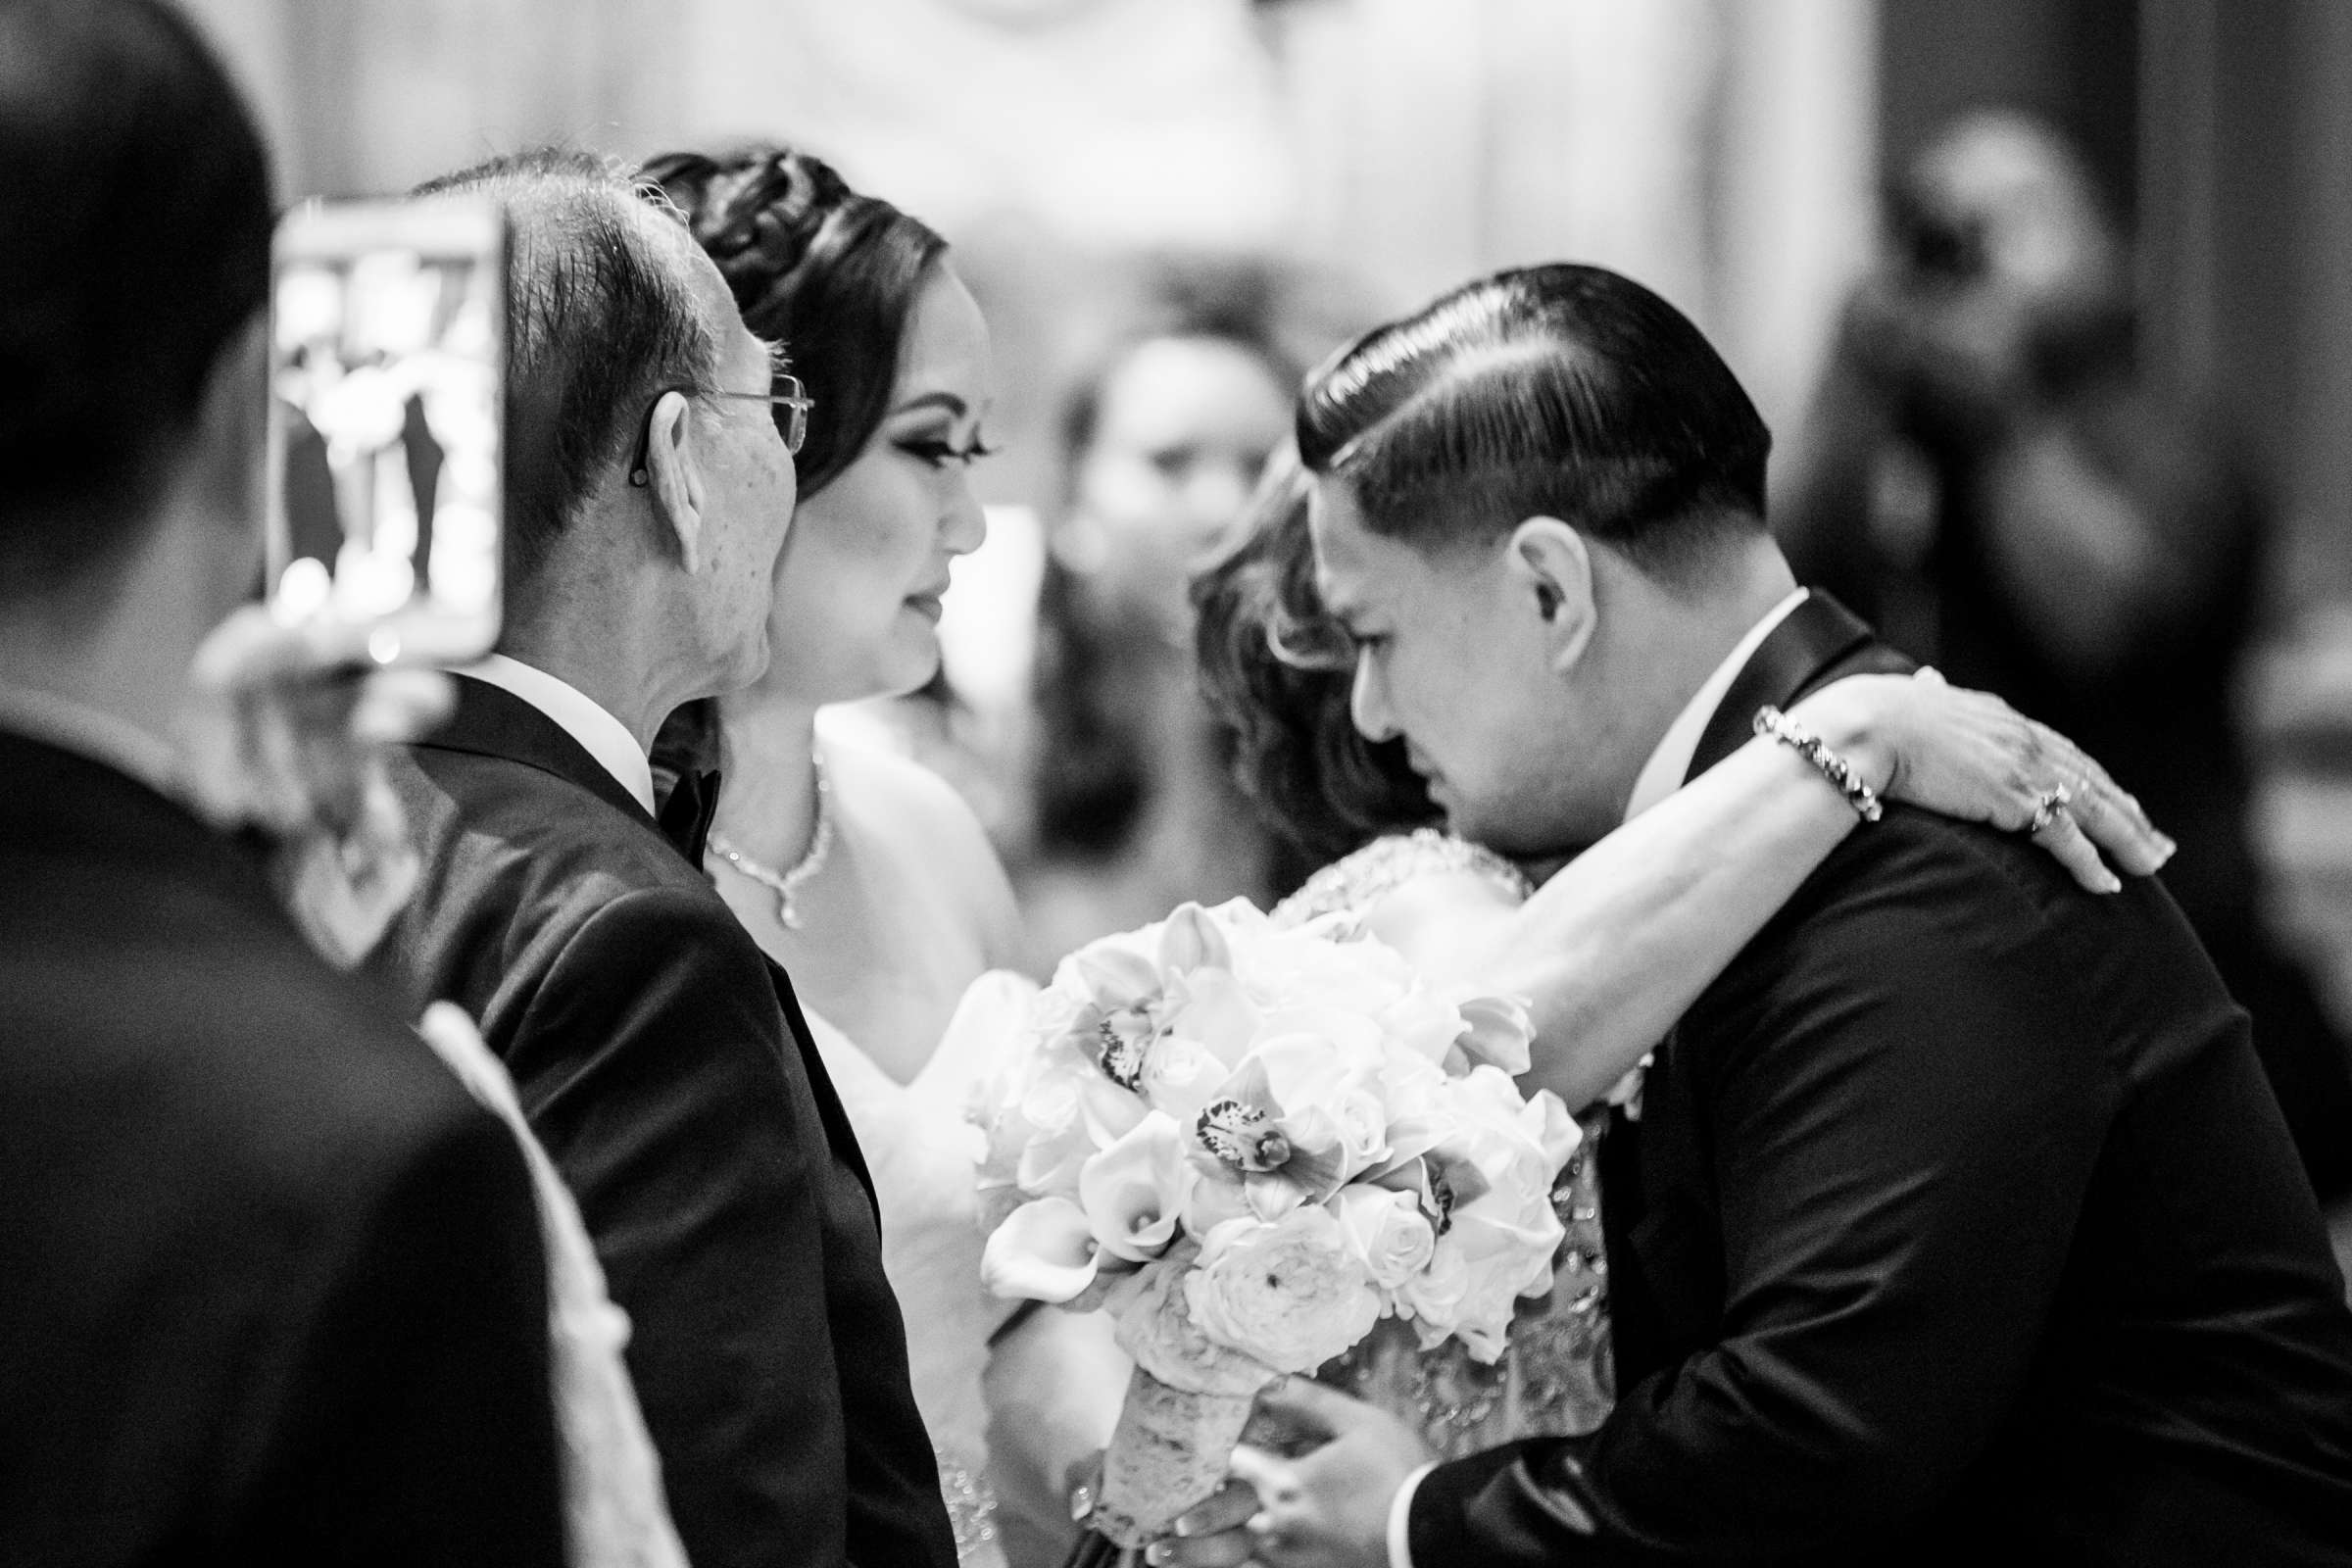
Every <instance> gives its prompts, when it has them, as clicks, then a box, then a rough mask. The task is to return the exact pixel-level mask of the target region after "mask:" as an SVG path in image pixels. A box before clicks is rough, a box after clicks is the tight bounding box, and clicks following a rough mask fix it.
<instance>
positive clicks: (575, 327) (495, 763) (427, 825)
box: [376, 153, 955, 1568]
mask: <svg viewBox="0 0 2352 1568" xmlns="http://www.w3.org/2000/svg"><path fill="white" fill-rule="evenodd" d="M426 190H427V191H428V192H433V191H465V192H472V193H476V194H486V195H489V196H491V197H494V198H496V199H499V200H500V201H502V202H503V203H504V204H505V206H506V208H507V210H508V213H509V215H510V219H511V221H512V223H513V227H514V235H515V243H514V252H513V260H512V263H511V270H510V289H509V294H510V298H511V299H512V301H513V309H514V320H513V324H512V331H511V365H510V371H509V377H510V395H509V403H508V407H509V415H510V432H509V446H510V503H509V514H510V515H509V538H508V542H507V551H506V557H507V564H508V577H509V580H508V588H507V610H508V618H507V625H506V628H505V630H504V632H503V634H502V636H501V638H500V641H499V647H498V652H497V653H495V654H493V655H492V656H491V657H490V658H488V659H487V660H485V661H483V662H480V663H479V664H477V665H474V666H472V667H470V668H468V669H466V670H464V671H461V672H460V676H461V678H460V680H459V682H458V684H459V687H460V695H459V700H458V707H457V712H456V715H455V717H454V718H453V720H452V721H451V723H450V724H449V725H448V727H447V728H446V729H444V730H443V731H441V732H440V733H439V734H438V735H436V736H435V737H434V738H433V739H432V741H431V742H430V743H428V744H424V745H420V746H417V747H415V748H413V749H412V751H411V755H410V757H409V759H408V760H409V762H410V763H411V764H413V765H410V766H408V767H406V768H404V769H403V770H402V771H401V772H400V774H399V776H398V777H396V779H395V784H396V786H397V787H398V789H399V790H400V793H401V796H402V801H403V805H404V806H405V807H406V809H407V810H408V813H409V816H410V819H411V821H412V822H413V823H414V824H415V825H416V828H417V834H418V838H419V846H418V847H419V853H420V855H421V857H422V859H423V865H424V869H423V875H422V878H421V880H420V884H419V889H420V891H419V894H418V897H417V902H416V903H415V905H414V906H413V907H411V909H410V910H409V911H408V912H407V913H406V915H405V916H404V917H403V918H402V919H401V921H400V922H399V923H398V925H396V927H395V928H394V930H393V932H392V934H391V936H390V938H389V939H388V940H387V942H386V943H385V945H384V947H383V948H382V949H381V950H379V954H378V957H377V960H376V961H377V963H378V965H379V967H380V968H381V969H382V970H383V971H385V973H386V974H387V976H388V977H389V978H391V979H393V980H394V981H395V982H397V983H398V984H400V985H401V986H403V987H404V988H406V989H407V990H408V992H409V993H410V995H411V997H412V999H413V1000H414V1001H415V1002H416V1003H417V1004H419V1005H421V1004H423V1003H425V1002H428V1001H431V1000H435V999H441V998H447V999H450V1000H454V1001H456V1002H458V1003H459V1004H461V1005H464V1006H465V1007H466V1008H467V1009H468V1010H469V1011H471V1012H472V1013H473V1014H474V1015H475V1016H476V1017H477V1018H478V1019H479V1020H480V1022H481V1026H482V1033H483V1037H484V1039H485V1040H486V1041H487V1042H488V1043H489V1045H490V1046H491V1048H492V1049H493V1050H495V1051H496V1052H497V1053H498V1054H499V1055H500V1056H501V1058H502V1059H503V1060H504V1061H505V1062H506V1065H507V1067H508V1069H509V1071H510V1072H511V1073H512V1074H513V1076H514V1078H515V1084H516V1086H517V1088H518V1090H519V1093H520V1097H521V1101H522V1104H523V1107H524V1109H525V1111H526V1113H527V1114H528V1115H529V1117H530V1120H531V1124H532V1126H533V1129H534V1130H535V1131H536V1132H537V1134H538V1136H539V1138H540V1140H541V1141H542V1142H543V1143H544V1144H545V1145H546V1147H547V1149H548V1151H549V1152H550V1153H551V1154H552V1155H553V1156H554V1158H555V1161H556V1163H557V1165H558V1167H559V1168H560V1169H561V1171H562V1172H563V1174H564V1178H565V1179H566V1181H567V1182H568V1183H569V1184H570V1186H571V1189H572V1191H573V1192H574V1193H575V1194H576V1195H577V1196H578V1199H579V1202H580V1208H581V1212H582V1214H583V1216H584V1218H585V1219H586V1221H587V1224H588V1228H589V1231H590V1234H591V1236H592V1237H593V1238H594V1240H595V1243H596V1248H597V1252H598V1256H599V1258H600V1260H601V1262H602V1263H603V1265H604V1269H605V1272H606V1276H607V1278H608V1280H609V1282H610V1285H611V1288H612V1294H613V1299H615V1300H616V1301H617V1302H618V1303H619V1304H620V1305H621V1306H622V1307H623V1308H624V1309H626V1311H627V1312H628V1314H629V1316H630V1318H631V1320H632V1322H633V1325H634V1337H633V1340H632V1342H631V1344H630V1346H629V1350H628V1360H629V1366H630V1370H631V1372H632V1374H633V1375H634V1378H635V1380H636V1384H637V1391H638V1396H639V1399H640V1402H641V1403H642V1405H643V1408H644V1411H645V1416H646V1424H647V1426H648V1428H649V1429H650V1431H651V1433H652V1435H653V1438H654V1442H655V1446H656V1447H657V1448H658V1449H659V1451H660V1456H661V1460H662V1475H663V1479H664V1481H665V1483H666V1486H667V1490H668V1495H669V1503H670V1509H671V1513H672V1516H673V1518H674V1519H675V1522H676V1525H677V1528H678V1534H679V1537H680V1538H681V1539H682V1541H683V1542H684V1544H685V1546H686V1550H687V1553H688V1556H689V1557H690V1558H691V1560H692V1561H693V1562H695V1563H696V1564H697V1565H698V1568H728V1565H731V1564H747V1565H748V1564H752V1563H760V1564H763V1565H764V1564H778V1563H811V1564H815V1563H825V1564H833V1563H839V1562H842V1561H845V1560H850V1561H858V1562H870V1563H894V1564H897V1563H905V1564H924V1563H933V1564H941V1565H945V1564H948V1563H950V1562H952V1561H953V1560H954V1558H955V1544H954V1541H953V1538H952V1535H951V1532H950V1528H949V1524H948V1519H947V1514H946V1511H945V1508H944V1505H943V1503H942V1501H941V1498H940V1492H939V1484H938V1477H937V1474H936V1470H935V1467H934V1463H933V1460H932V1457H931V1448H930V1444H929V1442H928V1440H927V1439H926V1438H925V1436H924V1432H923V1427H922V1423H921V1420H920V1418H919V1417H918V1416H917V1414H916V1412H915V1407H914V1401H913V1397H912V1395H911V1394H910V1392H909V1390H908V1387H907V1349H906V1333H905V1329H904V1327H903V1325H902V1323H901V1320H900V1315H899V1309H898V1305H897V1303H896V1301H895V1300H894V1299H892V1297H891V1294H890V1290H889V1286H888V1284H887V1282H886V1280H885V1279H884V1276H883V1272H882V1258H881V1238H880V1230H879V1226H878V1222H877V1215H876V1209H875V1206H874V1201H873V1197H872V1191H871V1185H870V1182H869V1180H868V1178H867V1176H866V1172H865V1167H864V1164H863V1162H862V1160H861V1158H860V1156H859V1154H858V1146H857V1143H856V1140H855V1138H854V1137H853V1135H852V1134H851V1132H850V1129H849V1125H848V1123H847V1121H846V1120H845V1119H844V1118H843V1115H842V1112H841V1107H840V1105H839V1103H838V1102H837V1101H836V1100H835V1098H834V1094H833V1090H832V1085H831V1084H830V1082H829V1081H828V1079H827V1078H826V1075H825V1070H824V1067H823V1064H822V1062H821V1060H820V1059H819V1057H818V1055H817V1054H816V1050H815V1048H814V1046H813V1045H812V1043H811V1042H810V1040H809V1033H808V1028H807V1025H806V1024H805V1023H804V1022H803V1020H802V1017H801V1012H800V1008H799V1005H798V1004H797V1003H796V1002H795V1001H794V999H793V993H792V987H791V982H790V981H789V980H788V979H787V978H786V977H785V975H784V973H783V971H782V970H781V969H778V968H776V967H775V966H774V965H773V964H771V963H769V962H768V961H767V960H766V959H765V958H764V957H763V956H761V955H760V950H759V949H758V948H757V947H756V946H754V945H753V943H752V940H751V938H750V937H749V936H747V935H746V934H745V932H744V930H743V927H742V926H741V925H740V924H739V923H738V922H737V921H736V920H735V918H734V916H733V915H732V914H730V913H729V912H728V909H727V907H726V905H725V904H724V903H722V902H721V901H720V899H719V897H718V895H717V893H716V892H715V891H713V890H712V888H711V885H710V884H709V882H708V881H706V880H705V878H704V876H703V873H702V871H701V869H700V867H701V860H702V845H701V838H702V836H703V834H704V833H705V832H706V831H707V828H708V822H709V817H708V807H709V804H710V801H711V790H712V789H714V788H715V784H714V781H713V780H712V779H710V778H703V779H690V780H687V781H684V783H683V784H682V785H681V786H680V787H679V788H677V789H675V790H673V791H672V792H671V794H670V797H669V799H668V800H667V801H666V802H664V803H663V805H662V808H661V809H659V811H658V810H657V807H656V799H655V794H654V785H653V777H652V771H651V767H650V764H649V762H648V759H647V752H648V748H649V746H650V744H651V742H652V740H653V737H654V733H655V731H656V729H657V728H658V727H659V726H660V724H661V722H662V718H663V717H664V716H665V715H667V714H668V713H669V712H670V711H671V710H673V709H675V708H676V707H678V706H679V705H680V704H682V703H685V702H688V701H690V700H692V699H696V698H703V697H711V696H716V695H718V694H720V693H723V692H727V691H731V690H734V689H736V688H738V687H741V686H744V685H746V684H748V683H750V682H751V681H752V680H754V679H756V678H757V677H758V676H759V675H760V673H761V672H762V670H763V669H764V668H765V666H766V663H767V658H768V647H767V624H768V613H769V608H770V599H771V596H772V593H773V584H774V579H775V573H776V567H777V559H778V556H779V555H780V553H781V551H782V549H783V544H784V537H785V531H786V528H787V525H788V523H789V521H790V519H791V515H792V508H793V501H794V492H795V476H794V467H793V461H792V454H793V450H794V448H796V447H797V446H798V445H799V437H800V435H801V434H802V433H803V432H804V430H805V428H806V418H807V415H808V412H809V400H808V399H807V398H806V397H805V396H803V395H802V393H801V390H800V386H799V383H798V382H797V381H794V380H793V379H792V378H791V377H790V376H787V375H782V374H780V373H778V366H777V362H776V361H775V359H774V357H773V356H774V354H775V352H776V350H775V348H774V346H771V345H769V344H767V343H764V342H762V341H761V340H760V338H758V337H756V336H754V335H753V334H752V333H751V332H750V331H749V330H748V329H746V328H745V326H744V324H743V321H742V319H741V317H740V316H739V314H738V313H737V311H736V308H735V306H734V303H733V302H732V300H731V299H730V298H729V296H728V293H727V288H726V285H725V283H724V282H723V281H722V280H721V279H720V277H719V274H718V272H717V270H716V269H715V268H713V267H712V266H711V263H710V261H709V260H708V259H706V258H705V257H704V255H703V253H702V252H701V250H700V249H699V248H698V247H697V246H696V245H695V244H694V243H693V241H692V239H691V238H690V237H689V236H688V235H687V232H686V230H685V228H684V227H683V226H682V225H681V224H680V223H678V222H677V221H676V220H675V218H674V217H673V216H672V215H670V214H668V213H666V212H664V211H663V210H662V208H660V207H659V206H657V205H655V204H653V203H650V202H648V201H646V200H643V199H641V197H640V194H639V192H638V191H637V190H636V189H635V188H633V187H632V185H631V184H630V182H629V181H628V180H627V178H626V177H625V176H622V175H620V174H617V173H615V172H612V171H611V170H610V169H608V168H607V167H606V166H604V165H603V164H601V163H598V162H597V161H595V160H592V159H588V158H585V157H581V156H578V155H568V154H556V153H544V154H530V155H523V156H519V157H512V158H504V159H499V160H495V161H493V162H491V163H488V164H485V165H482V166H480V167H478V168H476V169H472V170H468V171H466V172H463V173H460V174H455V175H452V176H449V177H448V178H446V179H442V180H438V181H435V182H433V184H432V185H430V186H428V187H426ZM771 406H772V408H771ZM779 409H780V410H781V411H782V417H773V411H774V410H779Z"/></svg>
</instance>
